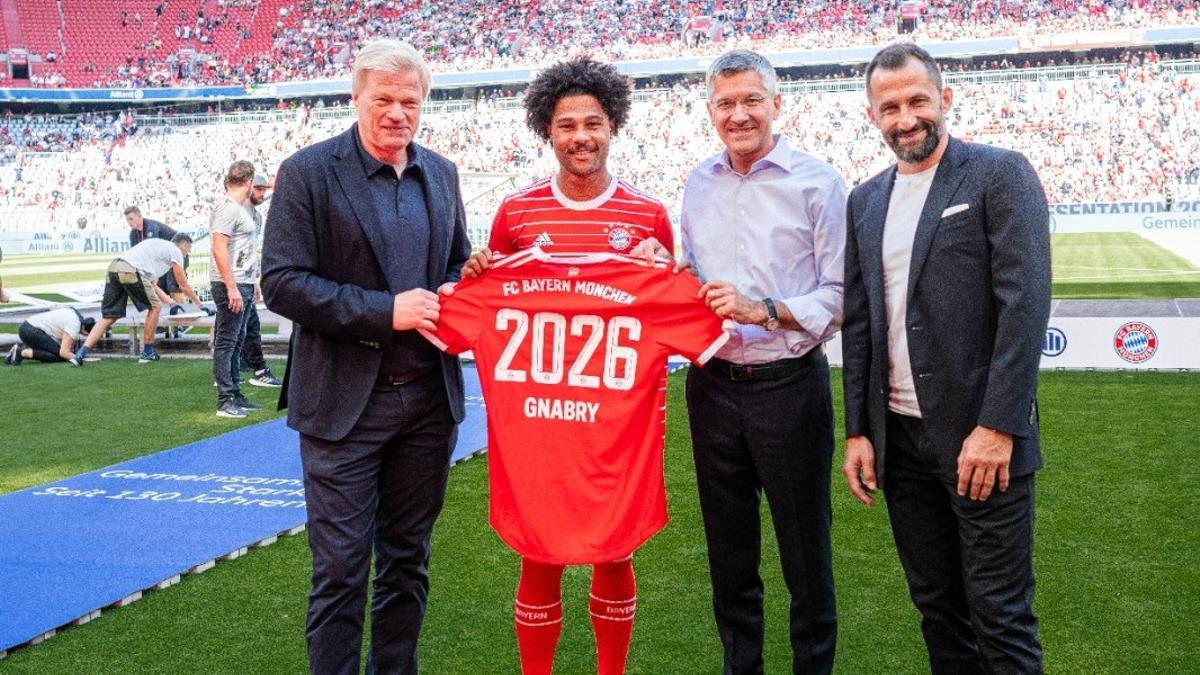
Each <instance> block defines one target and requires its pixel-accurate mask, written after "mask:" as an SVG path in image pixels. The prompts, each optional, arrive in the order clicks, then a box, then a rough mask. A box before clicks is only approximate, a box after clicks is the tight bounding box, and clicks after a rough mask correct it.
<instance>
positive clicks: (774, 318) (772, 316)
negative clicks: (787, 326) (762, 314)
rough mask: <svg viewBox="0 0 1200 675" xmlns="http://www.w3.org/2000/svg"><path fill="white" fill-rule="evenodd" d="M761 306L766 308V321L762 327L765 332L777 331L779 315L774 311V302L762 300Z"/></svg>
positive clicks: (768, 299)
mask: <svg viewBox="0 0 1200 675" xmlns="http://www.w3.org/2000/svg"><path fill="white" fill-rule="evenodd" d="M763 304H764V305H766V306H767V321H766V323H764V324H763V327H764V328H766V329H767V330H777V329H778V328H779V313H778V312H776V311H775V301H774V300H772V299H770V298H763Z"/></svg>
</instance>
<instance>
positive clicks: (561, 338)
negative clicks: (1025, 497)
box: [425, 248, 728, 564]
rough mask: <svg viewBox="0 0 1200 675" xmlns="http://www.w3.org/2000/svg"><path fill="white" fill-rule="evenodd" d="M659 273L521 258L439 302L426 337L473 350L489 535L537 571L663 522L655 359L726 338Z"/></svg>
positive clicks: (619, 262)
mask: <svg viewBox="0 0 1200 675" xmlns="http://www.w3.org/2000/svg"><path fill="white" fill-rule="evenodd" d="M699 286H700V285H699V282H697V281H696V279H695V278H694V277H693V276H692V275H690V274H673V273H672V272H671V270H670V269H669V266H668V264H667V263H665V262H664V263H660V264H659V265H657V266H655V267H647V266H646V265H645V264H644V262H642V261H640V260H637V259H633V258H629V257H625V256H616V255H612V254H607V253H593V254H579V255H561V254H559V255H552V254H548V253H546V252H544V251H542V250H540V249H537V248H532V249H529V250H526V251H522V252H520V253H516V254H514V255H511V256H507V257H505V258H502V259H500V260H499V261H497V262H495V263H493V264H492V267H491V269H490V270H488V271H487V272H486V273H485V274H483V275H482V276H480V277H477V278H474V279H468V280H466V281H463V282H462V283H460V284H459V285H458V287H457V288H456V289H455V291H454V295H452V296H450V297H448V298H443V299H442V308H441V317H440V318H439V320H438V329H437V331H436V333H426V334H425V336H426V337H427V338H428V339H429V340H430V341H431V342H433V343H434V344H435V345H437V346H438V347H439V348H441V349H443V350H444V351H447V352H449V353H452V354H458V353H461V352H464V351H466V350H468V349H470V350H473V353H474V355H475V360H476V364H477V366H478V368H479V379H480V382H481V383H482V386H483V397H484V401H485V402H486V404H487V413H488V458H489V459H488V482H489V487H490V520H491V524H492V527H493V528H495V530H496V532H497V533H498V534H499V535H500V538H501V539H503V540H504V541H505V543H507V544H508V545H509V546H511V547H512V548H513V549H514V550H516V551H517V552H518V553H520V554H521V555H523V556H527V557H530V558H533V559H535V560H540V561H544V562H548V563H556V564H579V563H598V562H608V561H611V560H616V559H618V558H621V557H623V556H625V555H628V554H629V553H631V552H633V551H634V550H635V549H636V548H637V547H638V546H639V545H641V544H642V543H643V542H644V541H646V540H647V539H649V538H650V537H651V536H652V535H654V534H655V533H656V532H658V531H659V530H661V529H662V528H663V526H665V525H666V523H667V504H666V494H665V490H664V486H663V439H664V433H665V426H664V424H665V419H666V388H665V380H664V378H663V373H664V372H665V368H666V363H667V357H668V356H669V355H671V354H682V355H683V356H685V357H687V358H689V359H691V360H692V361H694V362H696V363H704V362H705V361H707V360H708V358H709V357H710V356H711V355H712V354H714V353H716V351H717V349H718V348H720V346H721V345H722V344H724V343H725V340H726V338H727V337H728V336H727V334H726V333H725V331H724V330H723V329H722V322H721V319H720V318H718V317H717V316H716V314H714V313H713V312H712V311H710V310H709V309H708V308H707V307H706V306H705V305H704V302H703V300H701V299H700V298H698V297H696V292H697V290H698V289H699Z"/></svg>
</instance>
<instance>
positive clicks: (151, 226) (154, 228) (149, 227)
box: [129, 218, 175, 246]
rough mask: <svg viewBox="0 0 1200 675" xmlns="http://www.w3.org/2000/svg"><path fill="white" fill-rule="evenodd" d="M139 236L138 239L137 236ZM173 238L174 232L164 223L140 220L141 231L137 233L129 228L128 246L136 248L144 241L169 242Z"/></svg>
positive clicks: (145, 219)
mask: <svg viewBox="0 0 1200 675" xmlns="http://www.w3.org/2000/svg"><path fill="white" fill-rule="evenodd" d="M139 234H140V235H141V236H140V237H139V236H138V235H139ZM174 236H175V230H174V229H173V228H172V227H171V226H169V225H167V224H166V223H160V222H158V221H157V220H150V219H149V218H142V231H141V232H138V231H137V230H135V229H133V228H132V227H131V228H129V245H130V246H137V245H138V244H140V243H142V242H143V241H145V240H146V239H166V240H167V241H171V238H172V237H174Z"/></svg>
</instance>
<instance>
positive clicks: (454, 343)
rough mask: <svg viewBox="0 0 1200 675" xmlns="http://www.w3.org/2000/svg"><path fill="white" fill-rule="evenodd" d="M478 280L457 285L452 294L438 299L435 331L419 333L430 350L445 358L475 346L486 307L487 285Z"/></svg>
mask: <svg viewBox="0 0 1200 675" xmlns="http://www.w3.org/2000/svg"><path fill="white" fill-rule="evenodd" d="M486 278H487V275H486V274H485V275H484V276H482V277H477V278H475V279H468V280H466V281H462V282H460V283H459V284H458V285H457V286H456V287H455V289H454V294H453V295H451V296H449V297H447V296H444V295H443V296H439V301H440V305H441V306H440V308H439V310H438V314H439V316H438V324H437V330H435V331H426V330H422V331H420V333H421V335H423V336H425V339H426V340H429V341H430V342H431V343H433V346H435V347H437V348H438V349H440V350H442V351H444V352H446V353H447V354H461V353H463V352H465V351H467V350H468V349H471V348H472V347H473V346H474V345H475V341H476V340H477V339H478V338H479V332H480V327H481V326H482V325H483V324H482V318H483V315H484V312H485V310H486V305H487V297H486V295H487V288H488V284H487V283H486V282H485V281H483V280H484V279H486Z"/></svg>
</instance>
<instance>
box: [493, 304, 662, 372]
mask: <svg viewBox="0 0 1200 675" xmlns="http://www.w3.org/2000/svg"><path fill="white" fill-rule="evenodd" d="M510 325H512V336H511V337H510V338H509V339H508V344H507V345H505V347H504V351H503V352H502V353H501V354H500V360H499V361H498V362H497V363H496V369H495V377H496V380H497V381H498V382H524V381H525V380H526V377H527V374H526V373H525V371H523V370H518V369H515V368H513V367H512V362H513V359H514V358H515V357H516V355H517V350H518V349H520V348H521V345H522V344H524V343H525V336H526V335H528V333H529V315H528V314H526V313H525V312H522V311H521V310H519V309H507V308H506V309H502V310H500V311H499V312H496V330H502V331H503V330H509V327H510ZM547 331H549V333H550V339H549V341H547V339H546V333H547ZM570 331H571V336H572V337H580V336H584V335H585V334H586V339H585V341H584V343H583V347H581V348H580V350H579V355H578V356H577V357H575V362H574V363H572V364H571V368H570V370H568V371H567V384H568V385H570V386H572V387H584V388H588V389H599V388H600V378H599V377H597V376H595V375H584V374H583V371H584V370H586V369H587V365H588V362H589V361H591V359H592V356H593V355H594V354H595V353H596V349H597V347H599V346H600V341H601V340H603V341H604V386H605V387H608V388H609V389H616V390H619V391H628V390H630V389H632V388H633V378H634V373H635V372H637V351H636V350H635V349H634V348H633V347H629V346H627V345H623V344H620V341H621V334H622V333H624V334H625V335H626V336H627V337H628V339H629V340H630V341H633V342H637V341H638V340H641V339H642V322H641V321H638V320H637V319H635V318H633V317H631V316H614V317H613V318H611V319H609V320H608V321H607V322H605V321H604V319H602V318H601V317H599V316H596V315H594V314H576V315H575V316H573V317H571V327H570ZM531 342H532V344H531V347H530V354H529V373H528V377H529V378H532V379H533V381H534V382H537V383H539V384H558V383H560V382H562V378H563V365H564V362H565V360H566V358H565V356H566V352H567V317H565V316H563V315H562V314H559V313H557V312H538V313H536V314H534V315H533V336H532V340H531ZM547 342H548V343H549V349H550V355H549V356H550V358H549V363H547V359H546V349H547Z"/></svg>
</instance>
